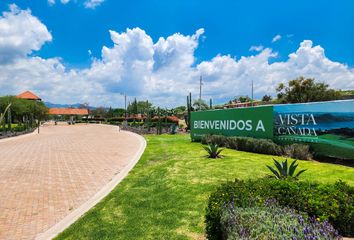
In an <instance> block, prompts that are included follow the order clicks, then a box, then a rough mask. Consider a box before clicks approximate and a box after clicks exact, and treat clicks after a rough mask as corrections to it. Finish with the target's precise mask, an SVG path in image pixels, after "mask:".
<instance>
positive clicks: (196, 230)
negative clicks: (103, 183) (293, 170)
mask: <svg viewBox="0 0 354 240" xmlns="http://www.w3.org/2000/svg"><path fill="white" fill-rule="evenodd" d="M145 139H146V141H147V147H146V149H145V151H144V154H143V156H142V158H141V159H140V160H139V162H138V163H137V164H136V165H135V167H134V168H133V169H132V171H130V172H129V174H128V176H127V177H125V178H124V179H123V181H122V182H121V183H120V184H119V185H117V186H116V188H115V189H114V190H113V191H112V192H110V193H109V195H107V196H106V197H105V198H104V199H103V200H102V201H101V202H100V203H98V204H97V205H96V206H95V207H94V208H92V209H90V210H89V211H88V212H87V213H86V214H85V215H84V216H82V217H81V218H80V219H79V220H78V221H77V222H75V223H74V224H72V225H71V226H70V227H68V228H67V229H66V230H65V231H64V232H62V233H60V235H59V236H58V237H57V238H56V239H66V240H67V239H169V240H181V239H205V224H204V216H205V206H206V204H207V201H208V197H209V195H210V194H211V193H212V192H213V191H215V189H216V188H217V187H218V186H219V185H220V183H221V182H225V181H226V179H234V178H235V176H237V177H238V178H240V179H249V178H252V179H255V178H259V177H263V176H266V174H267V171H268V170H267V169H266V168H265V167H264V166H265V164H271V163H272V161H273V160H272V156H268V155H262V154H253V153H248V152H242V151H234V150H230V149H225V150H224V152H222V154H225V157H223V158H220V159H218V160H217V161H216V160H215V159H209V158H205V155H206V154H205V150H204V149H203V148H202V147H201V144H200V143H191V142H190V136H189V135H188V134H177V135H168V134H163V135H146V136H145ZM299 162H300V161H299ZM301 165H302V166H306V167H304V168H308V172H307V173H306V174H304V175H303V176H302V177H301V181H302V180H303V179H306V180H309V181H314V180H316V181H319V182H322V183H332V184H333V183H334V182H335V181H337V180H338V179H345V181H347V182H348V184H350V185H351V186H354V179H353V177H352V176H353V175H354V169H353V168H349V167H345V166H341V165H337V164H327V163H318V162H313V161H303V162H302V161H301ZM273 181H274V182H286V181H278V180H275V179H273ZM297 182H299V181H297ZM281 184H283V183H281ZM276 186H279V183H277V184H276ZM340 191H341V193H342V192H343V193H344V192H346V190H340ZM246 194H247V193H246ZM324 194H326V193H324ZM240 195H242V194H240ZM252 197H253V196H252ZM328 197H329V198H331V197H332V194H330V195H328ZM237 198H239V196H237ZM343 199H344V198H343ZM321 200H322V198H319V201H321ZM226 201H227V200H226ZM293 201H296V200H293ZM316 201H317V200H316ZM246 202H247V203H248V202H249V200H247V201H246ZM326 202H327V203H328V204H332V203H333V204H334V205H336V204H337V203H336V202H337V200H335V201H334V202H332V201H331V199H327V200H326ZM348 203H350V201H349V202H347V204H348ZM341 204H342V203H341ZM262 206H263V205H262ZM335 211H336V210H334V212H335ZM162 213H163V214H162ZM345 215H346V216H348V215H347V214H345ZM142 216H143V217H142ZM347 221H348V220H347Z"/></svg>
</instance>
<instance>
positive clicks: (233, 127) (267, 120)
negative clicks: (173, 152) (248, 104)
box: [191, 106, 273, 140]
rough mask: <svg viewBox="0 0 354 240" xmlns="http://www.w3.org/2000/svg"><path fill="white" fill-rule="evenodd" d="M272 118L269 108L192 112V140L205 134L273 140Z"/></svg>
mask: <svg viewBox="0 0 354 240" xmlns="http://www.w3.org/2000/svg"><path fill="white" fill-rule="evenodd" d="M272 116H273V109H272V107H271V106H264V107H253V108H234V109H224V110H212V111H199V112H192V114H191V135H192V139H195V140H197V139H200V138H201V137H202V136H203V135H206V134H219V135H225V136H247V137H255V138H273V122H272Z"/></svg>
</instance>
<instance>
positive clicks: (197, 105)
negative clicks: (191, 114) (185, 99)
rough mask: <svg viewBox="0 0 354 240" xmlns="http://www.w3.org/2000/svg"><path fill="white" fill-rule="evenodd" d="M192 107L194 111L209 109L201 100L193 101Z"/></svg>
mask: <svg viewBox="0 0 354 240" xmlns="http://www.w3.org/2000/svg"><path fill="white" fill-rule="evenodd" d="M193 107H194V109H198V110H206V109H209V106H208V104H207V103H206V102H205V101H204V100H203V99H198V100H194V102H193Z"/></svg>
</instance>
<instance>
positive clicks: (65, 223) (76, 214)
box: [35, 131, 146, 240]
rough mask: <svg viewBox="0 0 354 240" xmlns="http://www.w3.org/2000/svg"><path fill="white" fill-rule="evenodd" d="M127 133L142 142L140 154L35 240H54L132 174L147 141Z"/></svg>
mask: <svg viewBox="0 0 354 240" xmlns="http://www.w3.org/2000/svg"><path fill="white" fill-rule="evenodd" d="M121 132H125V133H128V134H131V135H134V136H135V137H138V138H139V140H140V147H139V150H138V152H137V153H136V154H135V155H134V156H133V157H132V160H131V161H130V163H129V164H128V165H127V166H125V167H124V168H123V169H122V170H121V171H120V172H119V173H118V174H117V175H115V176H114V177H113V179H112V180H111V181H110V182H109V183H108V184H107V185H106V186H104V187H103V188H102V189H101V190H99V191H98V192H97V193H96V194H95V195H94V196H92V197H91V198H90V199H89V200H87V201H86V202H85V203H84V204H82V205H81V206H80V207H78V208H77V209H75V210H74V211H72V212H71V213H69V215H67V216H66V217H64V218H63V219H62V220H61V221H60V222H58V223H57V224H55V225H54V226H52V227H51V228H50V229H48V230H47V231H45V232H43V233H40V234H38V235H37V237H36V238H35V239H37V240H44V239H53V238H54V237H56V236H57V235H58V234H59V233H61V232H62V231H64V230H65V229H66V228H68V227H69V226H70V225H71V224H73V223H74V222H75V221H76V220H78V219H79V218H80V217H81V216H82V215H84V214H85V213H86V212H87V211H88V210H90V209H91V208H92V207H94V206H95V205H96V204H97V203H98V202H100V201H101V200H102V199H103V198H104V197H106V196H107V195H108V194H109V193H110V192H111V191H112V190H113V189H114V188H115V187H116V186H117V185H118V184H119V183H120V182H121V181H122V180H123V179H124V178H125V177H126V176H127V175H128V173H129V172H130V170H132V169H133V167H134V166H135V164H136V163H137V162H138V161H139V159H140V157H141V156H142V154H143V153H144V150H145V148H146V140H145V138H144V137H142V136H140V135H138V134H136V133H132V132H127V131H121Z"/></svg>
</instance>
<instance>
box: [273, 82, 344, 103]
mask: <svg viewBox="0 0 354 240" xmlns="http://www.w3.org/2000/svg"><path fill="white" fill-rule="evenodd" d="M276 91H277V94H278V99H279V100H280V101H281V102H283V103H305V102H317V101H330V100H336V99H339V98H340V93H339V91H336V90H334V89H329V88H328V84H325V83H316V82H315V79H314V78H307V79H305V78H304V77H299V78H297V79H294V80H290V81H289V82H288V86H286V85H285V84H284V83H281V84H279V86H278V87H277V89H276Z"/></svg>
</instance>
